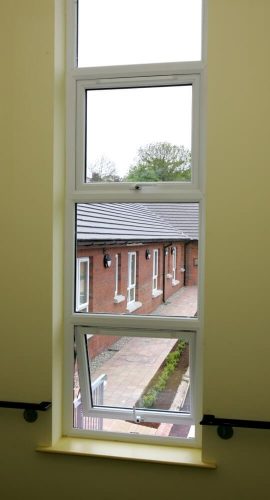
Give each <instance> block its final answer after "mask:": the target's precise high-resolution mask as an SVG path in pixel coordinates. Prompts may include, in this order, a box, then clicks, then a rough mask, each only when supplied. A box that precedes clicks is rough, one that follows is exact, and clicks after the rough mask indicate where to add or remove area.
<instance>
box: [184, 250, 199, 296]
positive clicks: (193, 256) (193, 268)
mask: <svg viewBox="0 0 270 500" xmlns="http://www.w3.org/2000/svg"><path fill="white" fill-rule="evenodd" d="M185 267H186V276H185V286H193V285H197V284H198V242H197V241H191V242H190V243H188V244H187V245H186V266H185Z"/></svg>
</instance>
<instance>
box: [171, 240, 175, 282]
mask: <svg viewBox="0 0 270 500" xmlns="http://www.w3.org/2000/svg"><path fill="white" fill-rule="evenodd" d="M172 279H173V281H175V280H176V247H172Z"/></svg>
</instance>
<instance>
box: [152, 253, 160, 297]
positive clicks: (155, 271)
mask: <svg viewBox="0 0 270 500" xmlns="http://www.w3.org/2000/svg"><path fill="white" fill-rule="evenodd" d="M156 256H157V257H156ZM158 258H159V251H158V248H154V249H153V276H152V278H153V279H152V293H154V292H156V291H157V290H158ZM155 283H156V286H155Z"/></svg>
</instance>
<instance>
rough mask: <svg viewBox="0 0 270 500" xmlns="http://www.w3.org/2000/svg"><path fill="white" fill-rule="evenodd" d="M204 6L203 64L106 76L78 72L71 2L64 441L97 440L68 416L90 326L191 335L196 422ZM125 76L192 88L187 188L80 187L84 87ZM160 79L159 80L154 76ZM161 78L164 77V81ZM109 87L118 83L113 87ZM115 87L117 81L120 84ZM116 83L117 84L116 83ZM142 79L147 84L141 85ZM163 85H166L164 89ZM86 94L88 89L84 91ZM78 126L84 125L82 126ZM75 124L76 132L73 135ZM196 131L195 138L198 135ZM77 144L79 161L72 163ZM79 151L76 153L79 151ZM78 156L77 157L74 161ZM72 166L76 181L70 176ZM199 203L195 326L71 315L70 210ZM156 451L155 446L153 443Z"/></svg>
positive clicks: (114, 71)
mask: <svg viewBox="0 0 270 500" xmlns="http://www.w3.org/2000/svg"><path fill="white" fill-rule="evenodd" d="M203 2H204V12H203V29H202V34H204V37H203V44H202V61H199V62H184V63H168V64H166V63H165V64H149V65H134V66H128V67H124V68H123V67H114V68H112V67H110V68H109V67H106V68H79V69H78V68H76V58H75V46H76V34H75V30H74V26H75V23H76V2H73V0H68V9H67V10H68V39H69V42H68V44H67V48H68V55H67V61H68V62H67V101H68V103H69V106H68V107H67V211H66V220H67V224H66V245H65V248H66V255H65V268H66V270H67V273H66V278H65V283H66V286H65V290H66V293H65V332H66V333H65V377H64V379H65V388H64V400H65V407H64V408H65V409H64V428H63V433H64V434H66V435H70V436H77V437H79V436H84V437H85V436H92V437H95V436H96V434H95V433H91V432H90V433H88V432H86V431H80V430H78V429H73V410H72V404H71V400H72V389H73V368H72V367H73V339H74V329H75V328H76V327H83V326H84V327H88V326H89V321H90V319H91V325H92V326H97V327H99V326H100V325H101V324H102V326H103V327H106V326H107V327H112V325H113V327H114V328H128V329H131V328H135V329H136V331H138V330H141V329H143V328H146V327H149V326H150V327H151V329H154V328H156V329H159V330H161V331H162V330H163V331H165V330H166V331H168V330H173V331H178V332H179V331H181V332H183V331H185V332H196V333H195V334H194V349H193V354H194V356H195V358H196V371H195V376H194V395H195V396H194V400H195V402H196V404H195V405H194V419H195V422H196V423H198V422H199V419H200V417H201V401H202V390H201V389H202V388H201V383H200V380H201V379H202V369H201V350H202V325H203V293H202V290H203V282H204V274H203V266H202V263H203V261H204V175H203V168H202V167H203V166H204V163H205V143H206V140H205V130H206V127H205V124H206V117H205V115H206V114H205V105H204V102H205V101H203V100H202V96H203V97H204V99H205V96H206V71H205V67H206V64H205V60H206V37H205V31H206V22H205V19H206V17H207V16H206V14H205V13H206V2H207V0H203ZM127 74H128V77H129V81H128V82H129V83H130V86H132V85H134V86H136V85H138V83H139V81H141V83H144V84H145V85H149V86H151V85H153V84H154V85H157V84H158V82H159V84H161V85H162V84H166V83H165V82H166V80H167V84H168V83H169V84H181V83H184V82H186V83H188V80H189V82H190V83H192V85H193V89H194V92H193V116H192V122H193V124H196V125H195V128H194V130H193V135H192V147H193V151H192V155H193V177H192V182H191V183H175V184H174V185H170V183H156V184H155V185H154V184H151V183H139V185H140V190H138V189H136V185H137V184H138V183H128V184H127V183H116V184H117V185H114V186H113V185H112V184H110V185H109V184H107V185H105V184H103V183H100V184H98V185H97V184H95V185H86V184H84V183H83V177H84V172H83V163H81V166H80V164H79V158H80V155H81V151H82V150H83V149H81V148H80V146H83V145H84V139H83V134H82V133H81V130H82V129H83V127H82V124H83V123H84V116H85V115H84V111H85V107H84V104H83V103H82V99H81V98H82V93H83V89H85V88H86V87H87V86H88V85H90V86H92V88H93V86H94V88H104V85H108V87H107V88H112V87H113V85H117V86H119V85H120V86H121V83H123V86H125V85H126V84H127V83H128V82H127V80H125V77H126V75H127ZM158 75H159V76H158ZM162 77H165V78H164V79H163V81H162ZM112 79H116V80H115V81H114V82H113V81H112ZM117 79H118V81H117ZM119 79H120V80H119ZM142 79H144V82H142ZM162 82H163V83H162ZM88 88H90V87H88ZM77 98H78V108H77V111H76V99H77ZM80 120H83V121H80ZM79 123H80V127H78V125H79ZM199 131H200V134H199ZM76 144H77V146H78V148H77V149H78V154H77V156H76V154H75V151H76ZM80 149H81V151H80ZM78 155H79V156H78ZM74 165H76V174H75V172H74V168H73V167H74ZM138 200H140V201H142V202H149V201H150V202H151V201H152V202H157V201H158V202H168V201H170V202H188V201H191V202H198V203H199V205H200V237H199V239H200V248H199V292H198V303H199V308H198V317H196V318H190V319H186V318H178V317H155V316H152V317H149V316H143V315H141V316H132V315H128V316H125V315H124V316H121V317H120V316H115V315H113V314H106V315H104V316H103V315H99V314H91V316H89V315H85V314H84V315H82V314H80V313H75V312H74V278H75V270H74V267H73V265H72V263H73V259H74V248H75V236H74V235H75V206H76V203H83V202H85V203H90V202H95V201H96V202H98V201H107V202H118V203H119V201H121V202H125V201H126V202H138ZM110 438H112V439H118V440H119V439H120V440H126V441H130V440H131V441H136V440H137V438H136V436H124V437H123V436H122V435H119V434H115V433H114V434H113V435H110V433H108V434H107V433H106V439H110ZM142 439H143V441H144V442H148V441H150V442H151V441H152V439H151V438H147V437H143V438H142V437H140V438H138V440H139V441H142ZM161 441H162V443H164V442H166V441H168V443H169V444H170V445H172V446H173V445H174V444H175V445H178V444H179V443H180V444H181V439H180V440H178V439H177V440H176V442H174V441H173V442H172V440H171V439H169V440H166V438H164V439H162V440H161ZM154 442H155V443H156V444H158V442H159V440H158V439H157V438H154ZM199 443H200V426H198V428H197V433H196V439H195V440H190V441H189V442H188V443H187V440H183V444H184V445H185V446H197V445H198V444H199Z"/></svg>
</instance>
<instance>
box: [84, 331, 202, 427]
mask: <svg viewBox="0 0 270 500" xmlns="http://www.w3.org/2000/svg"><path fill="white" fill-rule="evenodd" d="M90 332H91V334H92V335H95V333H96V332H98V333H100V329H99V328H98V329H95V328H93V327H92V328H85V327H76V329H75V341H76V349H77V356H78V365H79V367H80V387H81V397H82V402H83V413H84V416H86V417H100V418H102V417H103V418H110V419H122V420H134V422H140V421H143V422H162V423H172V424H179V414H178V412H176V411H171V410H168V411H164V410H163V411H160V410H152V409H148V410H147V409H140V408H119V407H115V408H112V407H110V406H106V405H102V406H95V405H93V402H92V397H91V381H90V374H89V368H88V367H89V359H88V349H87V343H86V339H87V337H88V336H89V333H90ZM104 333H105V335H110V334H113V331H112V330H110V329H108V330H106V329H104ZM121 335H123V336H125V337H126V336H130V337H152V338H154V339H155V338H156V336H155V332H154V331H152V330H148V331H146V330H144V331H142V332H140V331H138V330H132V329H130V328H128V329H127V330H126V331H122V332H121ZM162 337H164V338H175V339H178V338H179V339H180V338H181V339H184V340H186V341H188V343H189V356H190V363H189V366H190V377H191V382H190V383H191V384H192V385H193V380H192V377H193V376H194V373H195V367H194V354H193V351H194V342H195V340H194V333H193V332H188V333H187V332H181V333H179V332H176V331H166V330H163V332H162ZM81 381H82V382H81ZM194 404H195V402H194V393H193V394H192V397H191V400H190V406H191V410H190V412H189V413H185V412H183V413H182V415H181V423H182V424H183V425H186V424H189V425H193V424H194V411H193V408H194Z"/></svg>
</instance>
